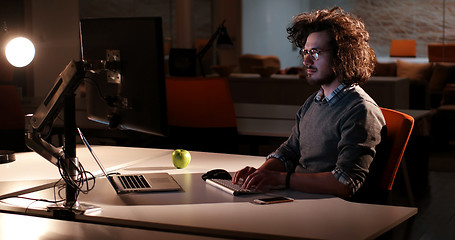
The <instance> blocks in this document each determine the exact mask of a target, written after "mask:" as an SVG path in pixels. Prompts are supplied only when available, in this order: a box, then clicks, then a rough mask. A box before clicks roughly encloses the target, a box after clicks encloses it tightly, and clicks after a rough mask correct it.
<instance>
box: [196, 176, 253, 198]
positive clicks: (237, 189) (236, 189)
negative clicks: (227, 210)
mask: <svg viewBox="0 0 455 240" xmlns="http://www.w3.org/2000/svg"><path fill="white" fill-rule="evenodd" d="M205 182H206V183H208V184H210V185H212V186H215V187H217V188H219V189H221V190H223V191H225V192H227V193H230V194H232V195H234V196H237V195H241V194H251V193H259V191H254V190H250V189H245V188H242V186H241V185H238V184H233V183H232V180H226V179H207V180H206V181H205Z"/></svg>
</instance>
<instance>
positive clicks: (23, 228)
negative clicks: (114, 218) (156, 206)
mask: <svg viewBox="0 0 455 240" xmlns="http://www.w3.org/2000/svg"><path fill="white" fill-rule="evenodd" d="M0 224H1V227H0V229H1V234H0V240H12V239H27V240H34V239H36V240H38V239H39V240H55V239H65V240H72V239H75V240H76V239H97V240H100V239H150V237H151V236H153V237H155V238H156V239H179V240H216V239H220V238H214V237H204V236H198V235H189V234H180V233H171V232H161V231H153V230H145V229H137V228H127V227H117V226H106V225H99V224H90V223H82V222H69V221H64V220H57V219H49V218H42V217H34V216H26V215H19V214H9V213H0Z"/></svg>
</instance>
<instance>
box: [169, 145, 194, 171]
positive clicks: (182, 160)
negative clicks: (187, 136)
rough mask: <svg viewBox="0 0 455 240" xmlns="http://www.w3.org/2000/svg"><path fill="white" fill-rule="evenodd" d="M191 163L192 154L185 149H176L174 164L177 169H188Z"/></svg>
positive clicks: (173, 155) (173, 156) (173, 158)
mask: <svg viewBox="0 0 455 240" xmlns="http://www.w3.org/2000/svg"><path fill="white" fill-rule="evenodd" d="M190 161H191V154H190V152H188V151H187V150H184V149H176V150H174V152H172V163H173V164H174V166H175V167H176V168H186V166H188V164H190Z"/></svg>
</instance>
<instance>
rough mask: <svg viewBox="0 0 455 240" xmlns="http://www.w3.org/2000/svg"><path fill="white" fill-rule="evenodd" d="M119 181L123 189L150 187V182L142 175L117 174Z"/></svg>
mask: <svg viewBox="0 0 455 240" xmlns="http://www.w3.org/2000/svg"><path fill="white" fill-rule="evenodd" d="M118 179H119V180H120V183H121V184H122V186H123V187H124V188H125V189H138V188H150V187H151V186H150V184H149V183H148V182H147V180H145V177H144V176H142V175H127V176H122V175H120V176H118Z"/></svg>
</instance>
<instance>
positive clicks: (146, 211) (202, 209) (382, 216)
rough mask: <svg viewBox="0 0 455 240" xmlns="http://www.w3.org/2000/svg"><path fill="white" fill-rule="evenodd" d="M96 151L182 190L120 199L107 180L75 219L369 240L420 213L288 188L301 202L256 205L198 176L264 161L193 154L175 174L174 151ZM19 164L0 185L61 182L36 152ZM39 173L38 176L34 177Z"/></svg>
mask: <svg viewBox="0 0 455 240" xmlns="http://www.w3.org/2000/svg"><path fill="white" fill-rule="evenodd" d="M94 149H95V151H96V153H97V155H98V157H99V158H100V159H101V160H102V161H103V163H105V165H106V167H107V168H109V169H110V170H112V169H116V170H118V171H120V172H124V173H131V172H143V173H145V172H161V171H165V172H169V173H170V174H172V175H173V176H174V177H175V179H176V180H177V181H178V182H179V183H180V184H181V185H182V188H183V189H184V191H182V192H172V193H152V194H126V195H117V194H115V193H114V191H113V190H112V189H111V188H110V186H109V185H107V182H106V181H105V179H103V178H99V179H98V180H97V185H96V186H95V190H94V191H92V192H90V193H89V194H87V195H81V197H80V201H81V202H84V203H90V204H95V205H98V206H100V207H101V209H102V210H101V211H100V212H96V213H91V214H88V215H82V216H77V219H79V220H80V221H89V222H100V223H103V224H111V225H117V226H124V227H136V228H137V227H139V228H144V229H155V230H164V231H171V232H176V233H184V234H202V235H206V236H207V235H208V236H215V237H228V238H242V237H243V238H245V237H247V238H248V237H250V238H258V239H270V238H272V239H314V238H316V239H371V238H375V237H377V236H379V235H380V234H382V233H384V232H386V231H387V230H390V229H392V228H393V227H395V226H397V225H398V224H400V223H401V222H403V221H405V220H406V219H408V218H409V217H411V216H413V215H414V214H416V212H417V209H415V208H407V207H395V206H382V205H369V204H359V203H352V202H348V201H345V200H342V199H340V198H336V197H333V196H327V195H315V194H306V193H301V192H295V191H289V190H283V191H282V192H279V194H282V195H287V196H291V197H294V198H295V199H296V201H294V202H292V203H283V204H274V205H268V206H262V205H254V204H252V203H250V201H251V200H252V199H254V198H257V197H259V196H246V197H234V196H231V195H229V194H227V193H225V192H222V191H220V190H218V189H215V188H214V187H212V186H209V185H207V184H205V182H203V181H202V180H201V178H200V176H201V174H202V173H204V172H206V171H207V170H210V169H214V168H224V169H226V170H228V171H231V172H233V171H236V170H238V169H240V168H242V167H243V166H246V165H249V166H255V167H257V166H259V165H260V164H262V162H263V161H264V158H263V157H254V156H243V155H229V154H215V153H203V152H192V162H191V163H190V165H189V166H188V167H187V168H185V169H175V168H174V167H173V166H172V162H171V158H170V156H171V150H160V149H145V148H124V147H108V146H96V147H94ZM78 156H79V159H80V161H81V162H82V163H83V164H84V167H85V169H86V170H89V171H93V173H95V174H96V169H97V168H96V165H95V163H94V161H93V160H91V157H90V156H89V154H88V152H87V151H86V150H84V149H83V148H78ZM16 158H17V160H16V162H13V163H10V164H9V165H8V164H7V165H5V164H4V165H0V184H8V182H7V181H11V180H17V181H20V180H22V179H46V178H57V176H58V173H57V169H56V168H55V167H54V166H53V165H51V164H50V163H49V164H48V163H47V162H46V160H44V159H42V158H41V157H39V156H38V155H36V154H35V153H23V154H17V156H16ZM25 167H28V168H26V169H23V168H25ZM33 169H34V170H36V169H39V171H35V172H36V173H32V170H33ZM13 172H14V173H13ZM49 194H50V193H48V192H47V191H40V192H36V193H31V194H29V195H27V196H39V197H41V196H47V197H49V196H52V195H49ZM7 200H8V201H9V203H10V204H13V205H6V204H0V209H3V210H9V211H22V212H24V211H25V208H27V207H28V208H29V209H28V210H27V213H33V214H38V215H39V214H43V215H45V214H49V213H46V212H45V211H41V210H39V207H38V209H37V210H33V207H34V206H35V203H34V202H33V204H32V205H30V202H28V203H25V205H22V206H21V204H20V203H19V202H20V201H17V199H15V198H12V199H5V200H2V202H3V203H4V202H5V201H7ZM14 204H17V205H14ZM38 205H39V204H37V205H36V206H38ZM35 211H36V212H35Z"/></svg>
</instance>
